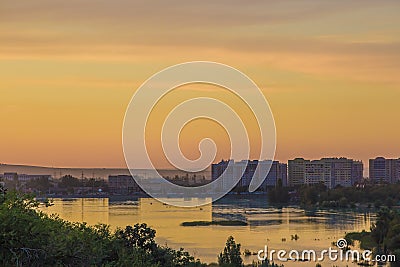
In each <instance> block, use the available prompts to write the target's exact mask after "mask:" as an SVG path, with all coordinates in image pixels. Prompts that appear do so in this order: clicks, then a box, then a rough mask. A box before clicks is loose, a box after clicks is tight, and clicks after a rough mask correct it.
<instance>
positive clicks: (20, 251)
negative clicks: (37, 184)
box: [0, 187, 203, 267]
mask: <svg viewBox="0 0 400 267" xmlns="http://www.w3.org/2000/svg"><path fill="white" fill-rule="evenodd" d="M2 196H3V198H1V197H2ZM38 205H39V204H38V202H36V201H34V200H33V198H31V197H27V196H25V195H21V194H19V193H16V192H11V193H7V194H5V193H4V190H3V189H2V188H1V187H0V266H135V267H142V266H149V267H157V266H160V267H161V266H165V267H183V266H203V264H201V263H200V262H199V261H195V260H194V258H193V257H192V256H190V255H189V253H187V252H186V251H184V250H183V249H180V250H178V251H176V250H173V249H171V248H168V247H164V246H159V245H157V244H156V242H155V241H154V238H155V233H156V232H155V230H153V229H151V228H148V227H147V225H146V224H137V225H135V226H133V227H131V226H128V227H126V228H125V229H123V230H122V229H118V230H117V231H116V232H114V233H113V232H111V231H110V229H109V226H107V225H103V224H100V225H96V226H88V225H86V224H85V223H71V222H67V221H64V220H62V219H60V218H58V217H57V216H47V215H46V214H44V213H41V212H38V211H37V210H36V207H38Z"/></svg>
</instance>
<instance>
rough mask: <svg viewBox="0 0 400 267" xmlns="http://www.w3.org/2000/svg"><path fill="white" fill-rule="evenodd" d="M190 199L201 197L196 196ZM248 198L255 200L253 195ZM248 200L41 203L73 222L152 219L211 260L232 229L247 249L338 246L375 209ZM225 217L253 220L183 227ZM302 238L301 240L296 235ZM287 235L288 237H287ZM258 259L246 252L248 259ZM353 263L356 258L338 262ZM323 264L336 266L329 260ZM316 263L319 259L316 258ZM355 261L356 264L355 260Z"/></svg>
mask: <svg viewBox="0 0 400 267" xmlns="http://www.w3.org/2000/svg"><path fill="white" fill-rule="evenodd" d="M189 201H196V199H192V200H189ZM248 203H251V201H249V202H248ZM248 203H247V204H246V203H245V205H242V204H243V203H242V202H241V203H237V202H236V200H230V201H229V202H228V203H222V204H218V203H217V204H216V203H214V204H209V205H206V206H202V207H192V208H179V207H174V206H169V205H165V204H163V203H160V202H158V201H157V200H154V199H151V198H141V199H138V200H136V201H123V202H111V201H109V200H108V199H107V198H98V199H96V198H92V199H90V198H83V199H54V205H53V206H51V207H47V208H45V207H42V208H41V209H42V210H43V211H44V212H46V213H48V214H53V213H55V214H58V215H59V216H60V217H61V218H63V219H65V220H68V221H73V222H87V223H88V224H90V225H95V224H98V223H104V224H109V225H111V227H112V228H113V229H115V228H117V227H125V226H126V225H133V224H135V223H142V222H144V223H147V224H148V225H149V226H150V227H152V228H154V229H156V231H157V241H158V242H159V243H160V244H168V246H170V247H172V248H175V249H177V248H180V247H183V248H185V249H186V250H188V251H189V252H190V253H191V254H192V255H194V256H195V257H199V258H200V259H201V260H202V261H205V262H215V261H217V255H218V253H219V252H220V251H221V250H222V249H223V247H224V245H225V241H226V239H227V237H228V236H230V235H232V236H234V237H235V239H236V241H237V242H239V243H241V244H242V250H244V249H249V250H250V251H258V250H260V249H263V248H264V245H268V247H269V249H277V250H279V249H286V250H288V251H289V250H291V249H296V250H299V251H301V250H304V249H315V250H316V251H320V250H323V249H328V248H329V246H332V244H331V243H332V242H336V240H337V239H339V238H342V237H343V236H344V235H345V233H346V232H352V231H361V230H369V228H370V225H371V215H370V214H369V213H365V214H364V213H356V212H345V211H341V212H337V211H314V212H307V211H304V210H303V209H299V208H283V209H275V208H270V207H267V206H265V207H259V206H257V205H256V206H252V205H249V204H248ZM213 219H214V220H220V219H242V220H246V221H247V222H248V223H249V225H248V226H225V227H224V226H203V227H183V226H181V223H182V222H184V221H211V220H213ZM295 234H297V235H298V236H299V237H300V238H299V240H297V241H295V240H292V239H291V235H295ZM283 239H286V240H283ZM253 259H256V257H255V256H252V257H246V258H245V261H246V262H251V261H252V260H253ZM310 264H311V263H308V264H307V262H302V263H299V262H287V263H285V267H286V266H289V267H290V266H299V265H302V266H310ZM334 264H335V265H337V266H346V265H349V266H352V265H353V264H352V263H339V262H336V263H334ZM322 265H323V266H332V263H330V264H329V263H324V264H322ZM313 266H315V264H313ZM354 266H355V265H354Z"/></svg>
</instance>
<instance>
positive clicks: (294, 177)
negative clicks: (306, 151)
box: [288, 158, 310, 186]
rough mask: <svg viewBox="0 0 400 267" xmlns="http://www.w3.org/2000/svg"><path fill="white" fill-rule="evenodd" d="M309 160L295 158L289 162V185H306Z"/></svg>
mask: <svg viewBox="0 0 400 267" xmlns="http://www.w3.org/2000/svg"><path fill="white" fill-rule="evenodd" d="M306 163H310V161H309V160H305V159H303V158H295V159H292V160H289V161H288V185H289V186H297V185H302V184H304V183H305V174H306V171H305V168H306Z"/></svg>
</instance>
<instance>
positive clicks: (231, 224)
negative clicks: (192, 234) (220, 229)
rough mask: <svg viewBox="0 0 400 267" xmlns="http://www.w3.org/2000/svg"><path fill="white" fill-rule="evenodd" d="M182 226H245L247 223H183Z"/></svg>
mask: <svg viewBox="0 0 400 267" xmlns="http://www.w3.org/2000/svg"><path fill="white" fill-rule="evenodd" d="M181 225H182V226H210V225H219V226H247V225H248V223H247V222H243V221H193V222H183V223H181Z"/></svg>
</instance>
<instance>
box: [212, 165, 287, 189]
mask: <svg viewBox="0 0 400 267" xmlns="http://www.w3.org/2000/svg"><path fill="white" fill-rule="evenodd" d="M257 167H258V169H257ZM269 167H270V170H269V171H268V172H267V170H268V168H269ZM221 175H223V177H226V178H227V179H225V180H223V181H222V184H221V185H219V187H220V189H225V188H227V187H229V182H228V179H229V180H230V179H234V178H236V179H237V178H238V177H239V176H241V177H240V180H239V182H238V184H237V185H236V186H239V187H248V186H249V185H250V182H251V180H252V179H253V178H256V177H257V178H260V179H263V183H262V185H261V187H260V188H261V189H263V190H265V189H266V188H267V187H271V186H276V185H277V184H278V181H279V180H281V182H282V185H283V186H286V185H287V165H286V164H284V163H279V162H278V161H270V160H264V161H258V160H242V161H238V162H235V161H233V160H229V161H224V160H222V161H221V162H219V163H217V164H212V166H211V177H212V180H213V181H214V180H216V179H218V177H220V176H221Z"/></svg>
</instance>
